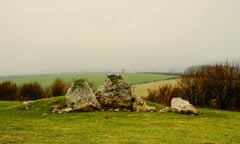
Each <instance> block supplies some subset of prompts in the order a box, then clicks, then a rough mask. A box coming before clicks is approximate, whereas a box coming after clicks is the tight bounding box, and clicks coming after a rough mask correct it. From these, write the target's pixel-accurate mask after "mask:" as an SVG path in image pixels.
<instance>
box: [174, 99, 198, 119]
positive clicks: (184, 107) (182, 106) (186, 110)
mask: <svg viewBox="0 0 240 144" xmlns="http://www.w3.org/2000/svg"><path fill="white" fill-rule="evenodd" d="M171 108H172V109H173V110H174V111H176V112H177V113H182V114H196V115H198V114H199V113H198V111H197V109H196V108H195V107H194V106H193V105H192V104H190V103H189V101H187V100H184V99H182V98H179V97H175V98H172V100H171Z"/></svg>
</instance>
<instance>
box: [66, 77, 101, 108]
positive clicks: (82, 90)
mask: <svg viewBox="0 0 240 144" xmlns="http://www.w3.org/2000/svg"><path fill="white" fill-rule="evenodd" d="M66 103H67V107H68V108H71V109H72V110H79V111H95V110H100V109H101V105H100V104H99V102H98V101H97V99H96V96H95V94H94V93H93V91H92V89H91V87H90V86H89V84H88V83H87V82H86V81H85V80H84V79H81V78H78V79H77V80H75V81H74V82H73V83H72V84H71V86H70V88H69V89H68V91H67V93H66ZM69 110H70V109H69Z"/></svg>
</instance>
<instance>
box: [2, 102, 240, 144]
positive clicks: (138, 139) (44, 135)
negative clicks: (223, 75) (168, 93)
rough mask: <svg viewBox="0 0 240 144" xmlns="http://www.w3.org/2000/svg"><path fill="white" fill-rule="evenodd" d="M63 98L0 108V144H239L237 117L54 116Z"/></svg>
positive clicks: (213, 113)
mask: <svg viewBox="0 0 240 144" xmlns="http://www.w3.org/2000/svg"><path fill="white" fill-rule="evenodd" d="M53 103H60V104H61V105H62V106H64V103H65V98H64V97H56V98H50V99H41V100H37V101H34V103H33V106H32V108H31V109H29V110H23V109H22V106H21V103H20V102H0V117H1V119H0V123H1V127H0V135H1V137H0V143H35V144H37V143H83V144H84V143H86V144H88V143H99V144H104V143H113V144H115V143H116V144H117V143H139V144H145V143H149V144H155V143H240V131H239V128H240V123H239V121H240V115H239V113H237V112H229V111H219V110H209V109H200V111H201V112H203V113H204V114H203V115H201V116H186V115H180V114H175V113H147V112H140V113H137V112H74V113H64V114H52V113H51V112H50V109H51V104H53Z"/></svg>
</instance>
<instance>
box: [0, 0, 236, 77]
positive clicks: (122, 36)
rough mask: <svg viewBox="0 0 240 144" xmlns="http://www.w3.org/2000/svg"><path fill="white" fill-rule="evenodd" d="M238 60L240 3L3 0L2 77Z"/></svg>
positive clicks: (0, 35)
mask: <svg viewBox="0 0 240 144" xmlns="http://www.w3.org/2000/svg"><path fill="white" fill-rule="evenodd" d="M225 60H230V61H240V0H0V75H17V74H39V73H55V72H57V73H61V72H82V71H108V72H111V71H121V70H122V69H125V71H155V72H157V71H162V72H163V71H164V72H167V71H173V70H175V71H182V70H184V69H185V68H187V67H189V66H191V65H201V64H212V63H216V62H222V61H225Z"/></svg>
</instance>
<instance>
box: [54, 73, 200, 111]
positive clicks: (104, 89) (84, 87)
mask: <svg viewBox="0 0 240 144" xmlns="http://www.w3.org/2000/svg"><path fill="white" fill-rule="evenodd" d="M66 103H67V108H64V109H57V108H54V109H53V112H57V113H62V112H71V111H85V112H86V111H100V110H101V111H137V112H140V111H148V112H177V113H183V114H195V115H197V114H198V112H197V110H196V109H195V108H194V106H192V105H191V104H190V103H189V102H188V101H186V100H183V99H181V98H173V99H172V101H171V107H170V108H165V109H157V108H155V107H151V106H148V105H147V104H146V103H145V102H144V101H143V99H142V98H141V97H139V96H134V95H132V92H131V85H130V84H128V83H127V82H126V81H125V80H123V78H122V76H121V75H116V74H109V75H107V79H106V80H105V83H104V84H103V85H102V86H100V87H99V88H98V89H97V90H96V92H95V93H94V92H93V90H92V88H91V87H90V86H89V84H88V83H87V82H86V81H85V80H84V79H81V78H79V79H77V80H76V81H74V82H73V83H72V85H71V86H70V88H69V89H68V91H67V93H66Z"/></svg>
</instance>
